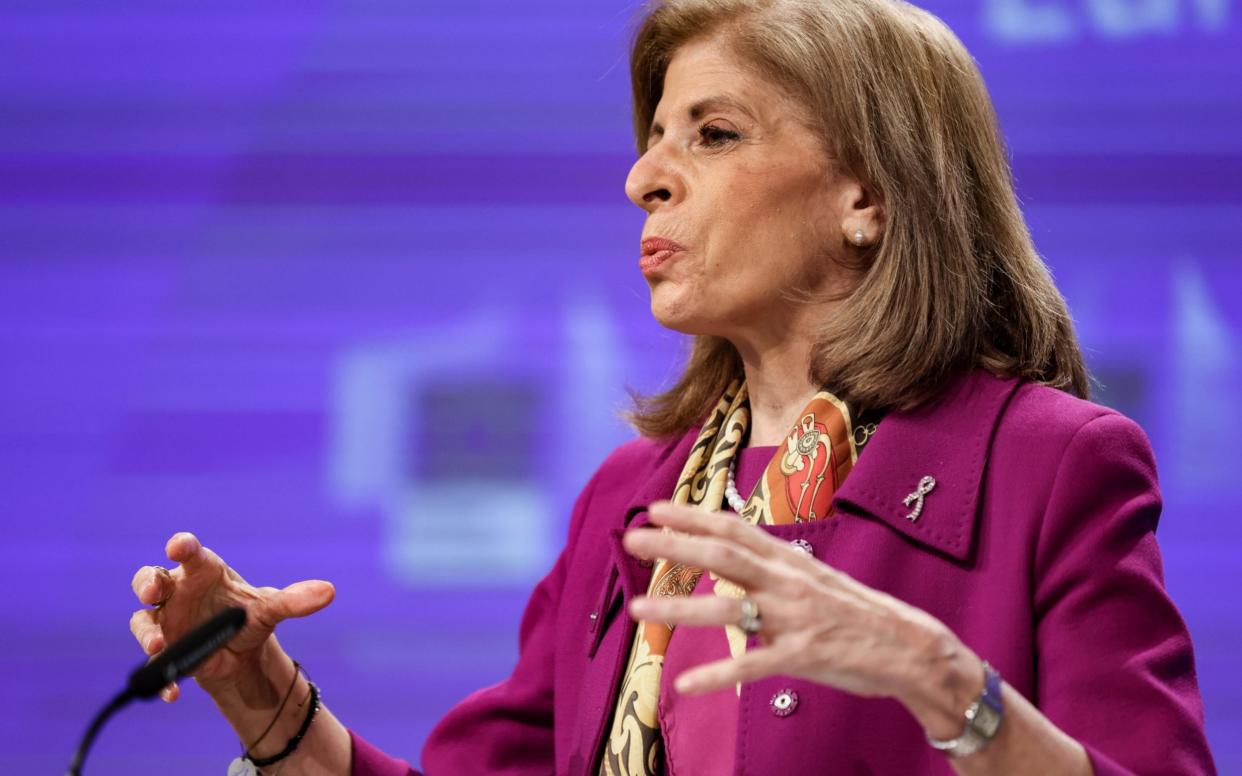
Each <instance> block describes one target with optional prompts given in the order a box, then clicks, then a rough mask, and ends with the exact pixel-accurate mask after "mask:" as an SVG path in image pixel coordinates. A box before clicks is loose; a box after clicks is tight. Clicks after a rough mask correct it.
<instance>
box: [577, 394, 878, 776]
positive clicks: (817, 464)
mask: <svg viewBox="0 0 1242 776" xmlns="http://www.w3.org/2000/svg"><path fill="white" fill-rule="evenodd" d="M749 427H750V403H749V401H748V399H747V392H746V384H745V383H744V382H742V381H734V382H733V384H731V385H730V386H729V388H728V390H726V391H725V393H724V395H723V396H721V397H720V401H719V402H718V403H717V404H716V407H715V409H713V410H712V413H711V415H710V416H709V418H708V420H707V422H706V423H705V424H704V425H703V430H702V431H700V432H699V436H698V438H697V439H696V440H695V442H694V446H693V447H692V448H690V455H689V457H688V458H687V459H686V465H685V467H684V468H683V469H682V472H681V477H679V478H678V480H677V487H676V489H675V490H674V491H673V499H672V500H673V503H676V504H690V505H694V506H701V507H705V508H709V509H720V508H721V507H722V505H723V503H724V492H725V485H726V483H727V481H728V476H729V466H730V464H732V462H733V460H734V457H735V456H736V455H737V451H738V449H739V448H740V447H741V444H742V440H743V439H745V438H746V432H747V429H748V428H749ZM853 431H854V430H853V426H852V425H851V422H850V413H849V409H848V408H847V407H846V406H845V403H844V402H842V401H841V400H840V399H838V398H837V397H835V396H833V395H832V394H831V393H828V392H827V391H823V392H820V393H817V394H816V395H815V397H814V398H813V399H811V401H810V403H809V404H807V406H806V408H805V409H803V410H802V413H801V415H800V416H799V420H798V422H797V424H796V425H795V426H794V428H793V430H792V431H790V432H789V435H788V436H787V437H786V438H785V444H784V446H782V447H781V448H779V449H778V450H777V451H776V455H774V456H773V458H772V460H771V461H770V462H769V463H768V466H767V469H766V470H765V471H764V474H763V476H762V477H761V478H760V479H759V482H758V484H757V485H756V486H755V489H754V492H752V493H751V494H750V498H748V499H747V500H746V506H745V507H744V508H743V509H742V512H741V518H742V519H743V520H745V521H746V522H748V523H751V524H757V525H783V524H786V523H799V522H802V521H804V520H818V519H821V518H825V517H828V516H829V514H830V513H831V511H832V498H833V495H834V494H835V493H836V491H837V489H838V488H840V487H841V483H842V482H843V481H844V480H845V477H846V475H847V474H849V472H850V469H851V468H852V467H853V465H854V462H855V460H857V457H858V451H857V449H856V447H855V444H854V433H853ZM702 573H703V570H702V569H698V568H693V567H690V566H686V565H683V564H680V563H671V562H669V561H667V560H664V559H660V560H658V561H657V562H656V564H655V569H654V570H653V572H652V575H651V586H650V587H649V588H648V590H647V595H649V596H688V595H690V594H691V592H692V591H693V590H694V588H695V585H697V584H698V581H699V577H700V576H701V575H702ZM713 578H714V579H715V580H716V588H715V592H716V595H725V596H733V597H736V598H741V597H742V596H743V595H745V591H743V590H742V588H741V587H740V586H738V585H736V584H733V583H732V582H729V581H728V580H726V579H723V578H720V577H716V576H715V575H713ZM672 635H673V628H672V626H671V625H668V624H665V623H662V622H640V623H639V624H638V632H637V633H636V634H635V636H634V644H633V646H632V647H631V648H630V658H629V662H628V663H627V665H626V669H625V673H624V674H623V675H622V676H623V679H622V684H621V692H620V694H619V695H618V697H617V705H616V709H615V710H614V711H613V715H612V727H611V729H610V731H609V734H608V741H607V743H606V745H605V747H604V756H603V759H602V761H601V762H600V767H599V773H600V774H601V776H649V775H650V774H655V773H659V771H660V766H661V762H660V761H661V758H662V757H663V738H662V736H661V733H660V721H659V716H658V712H657V703H658V700H659V696H660V675H661V673H662V672H663V668H664V654H665V651H666V650H667V649H668V642H669V639H670V638H671V637H672ZM725 635H726V636H727V638H728V641H729V651H730V653H732V655H733V656H734V657H737V656H738V655H740V654H742V653H743V652H745V650H746V634H745V633H743V632H742V630H741V629H740V628H738V627H737V626H736V625H728V626H726V627H725ZM738 691H739V693H740V691H741V688H740V687H739V688H738Z"/></svg>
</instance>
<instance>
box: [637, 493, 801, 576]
mask: <svg viewBox="0 0 1242 776" xmlns="http://www.w3.org/2000/svg"><path fill="white" fill-rule="evenodd" d="M647 514H648V516H649V517H650V518H651V522H652V523H654V524H656V525H659V526H666V527H668V528H671V529H673V530H675V531H681V532H682V533H688V534H693V535H697V536H715V537H718V538H721V539H727V540H729V541H732V542H735V543H737V544H740V545H741V546H743V547H745V548H746V549H748V550H750V551H751V552H753V553H755V554H756V555H758V556H759V557H761V558H771V559H778V560H782V561H785V562H788V563H791V564H794V565H796V566H801V567H807V568H809V567H810V566H811V565H813V564H817V563H818V565H821V566H822V565H823V564H822V563H820V562H818V561H816V560H815V559H814V558H812V557H810V556H809V555H807V554H806V553H805V552H802V551H800V550H798V549H796V548H795V547H794V546H793V545H791V544H790V543H789V542H786V541H782V540H780V539H778V538H776V537H775V536H772V535H771V534H769V533H768V532H767V531H764V530H763V529H762V528H759V527H758V526H754V525H751V524H750V523H747V522H746V521H744V520H739V519H737V517H736V516H734V515H731V514H729V513H726V512H715V511H709V510H705V509H700V508H698V507H688V506H686V505H684V504H674V503H673V502H671V501H657V502H655V503H653V504H651V506H650V507H648V509H647Z"/></svg>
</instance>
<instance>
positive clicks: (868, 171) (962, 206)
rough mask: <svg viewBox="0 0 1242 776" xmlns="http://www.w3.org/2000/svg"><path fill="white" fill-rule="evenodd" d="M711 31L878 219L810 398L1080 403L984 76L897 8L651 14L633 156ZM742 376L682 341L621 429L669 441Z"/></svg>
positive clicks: (722, 350)
mask: <svg viewBox="0 0 1242 776" xmlns="http://www.w3.org/2000/svg"><path fill="white" fill-rule="evenodd" d="M716 32H723V33H724V34H725V35H726V36H727V39H728V41H729V42H730V44H731V45H732V46H733V47H734V50H735V51H736V52H737V53H738V55H739V56H740V57H741V58H742V59H743V60H744V61H747V62H749V63H751V64H753V65H754V66H756V67H757V68H758V69H759V71H760V72H761V73H762V74H763V75H764V76H765V77H767V78H768V79H770V80H771V81H773V82H774V83H776V84H778V85H780V86H782V87H783V88H785V89H786V90H787V91H788V93H789V94H790V95H792V96H793V97H795V98H796V99H797V100H798V101H799V102H800V103H801V104H802V105H803V106H804V107H806V108H807V115H808V117H809V120H810V122H811V124H812V127H813V128H814V129H815V130H816V131H817V132H819V133H820V134H821V135H822V136H823V137H824V140H825V142H826V144H827V148H828V150H829V153H830V155H831V156H832V158H833V159H834V160H835V162H836V164H838V165H839V166H840V167H841V168H842V169H843V170H845V171H846V172H848V173H849V174H850V175H852V176H853V177H855V178H857V179H858V180H860V181H862V182H863V185H864V186H865V187H866V188H867V189H868V190H869V191H871V192H872V193H873V194H874V195H875V196H876V197H878V198H879V200H880V201H881V202H882V203H883V210H884V233H883V235H882V237H881V239H880V240H879V241H878V243H877V244H875V245H874V246H871V247H870V248H867V249H866V250H865V251H864V252H863V253H862V254H861V255H860V256H859V258H860V260H861V261H862V266H863V267H864V271H863V273H862V276H861V280H860V281H859V284H858V286H857V287H856V288H855V289H854V290H853V291H852V292H851V293H850V294H849V295H848V296H847V297H845V298H844V299H843V300H842V302H841V304H840V305H838V306H837V307H836V308H835V309H834V311H833V313H832V316H831V319H830V320H825V321H823V322H822V327H821V329H820V331H819V333H818V336H817V341H816V345H815V348H814V350H813V351H812V357H811V363H810V378H811V381H812V382H813V383H814V384H816V385H825V386H829V388H830V390H832V391H833V392H834V393H836V394H837V395H838V396H839V397H840V398H842V399H844V400H845V401H847V402H849V403H850V404H851V406H854V407H857V408H859V409H866V410H876V409H888V408H899V409H909V408H911V407H914V406H917V405H919V404H921V403H923V402H924V401H927V400H929V399H931V398H933V397H935V396H936V395H937V393H938V391H939V390H940V389H941V387H942V386H943V385H944V382H945V380H946V379H947V378H948V377H949V376H950V374H952V373H953V372H956V371H960V370H962V369H968V368H972V367H982V368H984V369H987V370H988V371H990V372H992V373H994V374H997V375H1001V376H1006V377H1008V376H1021V377H1025V378H1029V379H1031V380H1035V381H1038V382H1041V383H1045V384H1047V385H1051V386H1054V387H1056V388H1060V389H1062V390H1066V391H1069V392H1071V393H1073V394H1075V395H1078V396H1081V397H1084V398H1085V397H1086V396H1087V394H1088V391H1089V388H1088V376H1087V370H1086V367H1085V365H1084V364H1083V360H1082V355H1081V353H1080V351H1079V348H1078V342H1077V339H1076V338H1075V335H1074V329H1073V323H1072V321H1071V320H1070V316H1069V312H1068V310H1067V309H1066V306H1065V300H1064V299H1062V297H1061V294H1060V293H1059V292H1058V291H1057V289H1056V286H1054V285H1053V282H1052V278H1051V276H1050V275H1049V273H1048V269H1047V267H1046V266H1045V265H1044V263H1043V261H1042V260H1041V259H1040V257H1039V254H1038V253H1036V251H1035V246H1034V245H1033V244H1032V242H1031V237H1030V234H1029V233H1028V231H1027V228H1026V223H1025V221H1024V220H1023V217H1022V212H1021V210H1020V209H1019V207H1018V203H1017V198H1016V197H1015V195H1014V189H1013V178H1012V174H1011V172H1010V169H1009V163H1008V157H1007V153H1006V149H1005V146H1004V142H1003V140H1002V139H1001V135H1000V128H999V125H998V122H997V119H996V114H995V110H994V109H993V107H992V102H991V99H990V98H989V96H988V93H987V89H986V87H985V86H984V84H983V78H982V76H981V75H980V74H979V71H978V68H977V67H976V65H975V62H974V60H973V59H972V57H971V56H970V54H969V53H968V52H967V51H966V49H965V47H963V46H962V44H961V42H960V41H959V40H958V39H957V37H956V36H954V34H953V33H952V32H950V31H949V29H948V28H947V27H946V26H945V25H944V24H943V23H942V22H941V21H940V20H939V19H937V18H936V17H934V16H932V15H931V14H929V13H927V12H926V11H923V10H921V9H918V8H915V7H914V6H912V5H909V4H908V3H905V2H902V0H663V2H656V3H655V4H654V6H653V7H652V9H651V10H650V11H649V13H648V14H647V16H646V17H645V18H644V19H643V20H642V22H641V24H640V26H639V28H638V31H637V34H636V36H635V38H634V43H633V48H632V52H631V57H630V74H631V79H632V82H633V91H634V132H635V136H636V138H637V141H638V151H639V153H640V154H641V153H643V152H644V151H645V150H646V147H645V146H646V141H647V136H648V130H649V129H650V127H651V123H652V119H653V117H654V115H655V109H656V105H657V104H658V103H659V101H660V95H661V93H662V90H663V84H664V73H665V71H666V70H667V68H668V64H669V61H670V60H671V59H672V56H673V54H674V53H675V52H676V51H677V49H678V48H679V47H680V46H682V45H683V44H685V43H686V42H688V41H690V40H691V39H694V38H699V37H702V36H706V35H710V34H713V33H716ZM741 375H742V362H741V357H740V356H739V355H738V353H737V351H736V350H735V349H734V347H733V345H732V344H731V343H729V342H728V341H726V340H724V339H722V338H720V337H711V336H698V337H695V338H694V342H693V346H692V348H691V351H690V356H689V359H688V362H687V364H686V367H685V371H684V372H683V373H682V375H681V377H680V379H679V380H678V381H677V383H676V384H675V385H674V386H673V387H672V388H671V389H669V390H667V391H665V392H663V393H659V394H656V395H654V396H649V397H642V396H635V411H634V412H632V413H631V414H630V415H629V420H630V422H631V423H633V425H634V426H635V428H637V429H638V431H639V432H640V433H642V434H643V435H645V436H649V437H665V436H670V435H675V434H680V433H684V432H685V431H686V430H688V429H689V428H691V427H693V426H695V425H698V424H699V423H701V422H702V420H703V417H704V416H705V415H706V413H707V412H708V411H709V410H710V409H711V407H712V406H713V404H714V403H715V402H716V400H717V399H718V398H719V396H720V394H721V393H722V392H723V391H724V389H725V388H726V387H727V385H728V383H729V381H731V380H732V379H734V378H736V377H740V376H741Z"/></svg>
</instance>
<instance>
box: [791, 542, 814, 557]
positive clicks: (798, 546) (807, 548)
mask: <svg viewBox="0 0 1242 776" xmlns="http://www.w3.org/2000/svg"><path fill="white" fill-rule="evenodd" d="M789 543H790V544H792V545H793V546H794V549H795V550H801V551H802V552H805V553H806V554H807V555H814V554H815V548H814V547H812V546H811V543H810V542H808V541H807V540H806V539H794V540H793V541H791V542H789Z"/></svg>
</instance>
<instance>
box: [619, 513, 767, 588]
mask: <svg viewBox="0 0 1242 776" xmlns="http://www.w3.org/2000/svg"><path fill="white" fill-rule="evenodd" d="M622 541H623V543H624V545H625V549H626V551H627V552H629V553H630V554H631V555H637V556H639V557H644V558H666V559H668V560H670V561H673V562H675V563H685V564H687V565H690V566H695V567H698V568H702V569H708V570H710V571H714V572H716V573H717V574H720V575H721V576H724V577H726V578H728V579H730V580H732V581H733V582H736V583H737V584H739V585H741V586H743V587H745V588H746V589H747V590H759V589H764V588H771V587H774V586H775V585H776V584H777V582H778V579H777V577H776V576H775V575H774V573H773V570H772V569H771V568H769V567H766V566H765V565H764V564H763V562H762V561H761V560H760V559H759V557H758V556H757V555H755V553H753V552H751V551H750V550H748V549H746V548H745V547H742V546H740V545H738V544H736V543H734V542H730V541H728V540H727V539H719V538H716V537H714V536H684V535H679V534H675V533H669V532H668V531H661V530H656V529H652V528H634V529H631V530H629V531H626V533H625V537H624V539H623V540H622Z"/></svg>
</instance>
